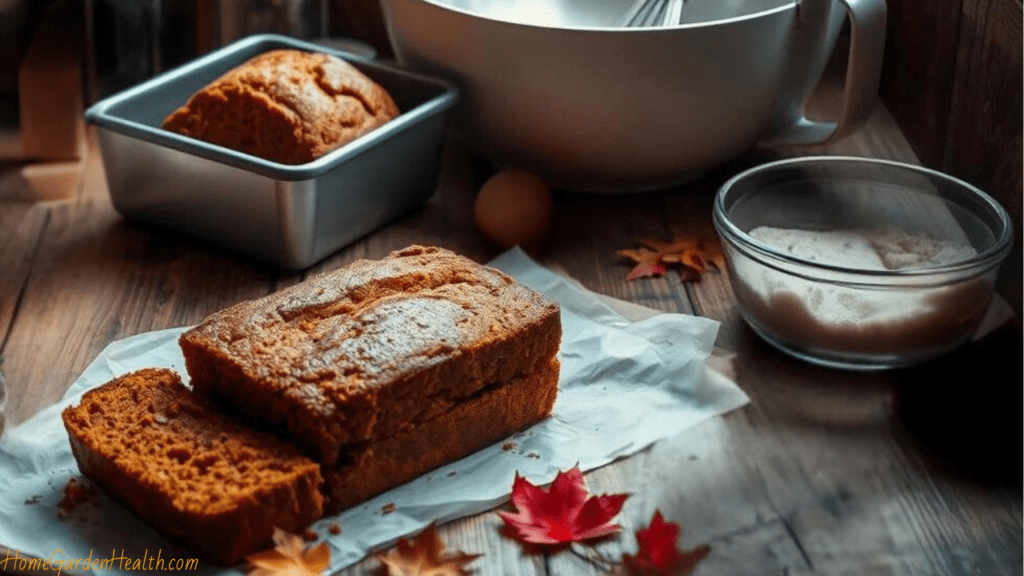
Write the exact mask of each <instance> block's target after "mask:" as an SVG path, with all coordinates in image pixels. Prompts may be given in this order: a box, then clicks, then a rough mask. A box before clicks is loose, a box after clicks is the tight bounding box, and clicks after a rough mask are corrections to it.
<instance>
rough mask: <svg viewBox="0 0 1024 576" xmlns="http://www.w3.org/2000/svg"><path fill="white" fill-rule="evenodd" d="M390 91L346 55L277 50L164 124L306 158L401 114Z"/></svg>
mask: <svg viewBox="0 0 1024 576" xmlns="http://www.w3.org/2000/svg"><path fill="white" fill-rule="evenodd" d="M398 114H399V111H398V106H397V105H396V104H395V101H394V100H393V99H392V98H391V95H390V94H388V92H387V91H386V90H385V89H384V88H383V87H381V86H380V85H378V84H377V83H375V82H374V81H373V80H371V79H370V78H368V77H367V76H366V75H365V74H363V73H362V72H360V71H359V70H358V69H356V68H355V67H354V66H352V65H351V64H349V63H348V62H345V61H344V60H342V59H340V58H337V57H335V56H331V55H328V54H321V53H315V52H303V51H301V50H273V51H270V52H266V53H264V54H261V55H259V56H256V57H255V58H252V59H251V60H249V61H247V62H245V63H244V64H242V65H241V66H238V67H237V68H234V69H233V70H230V71H229V72H227V73H226V74H224V75H223V76H221V77H220V78H218V79H216V80H214V81H213V82H211V83H210V84H208V85H207V86H205V87H204V88H202V89H201V90H199V91H198V92H196V93H195V94H194V95H192V97H191V98H190V99H189V101H188V102H187V103H186V104H185V105H184V106H182V107H181V108H179V109H177V110H175V111H174V112H172V113H171V114H170V115H169V116H168V117H167V118H166V119H164V121H163V128H164V129H166V130H170V131H172V132H177V133H180V134H184V135H186V136H191V137H193V138H197V139H200V140H204V141H207V142H211V143H213V144H218V145H220V146H224V147H227V148H231V149H234V150H238V151H241V152H245V153H248V154H252V155H254V156H259V157H261V158H265V159H267V160H273V161H275V162H281V163H284V164H302V163H306V162H310V161H312V160H315V159H317V158H319V157H321V156H323V155H324V154H326V153H328V152H330V151H331V150H333V149H335V148H337V147H339V146H341V145H343V144H346V143H348V142H351V141H352V140H355V139H356V138H358V137H359V136H362V135H363V134H366V133H367V132H369V131H371V130H373V129H374V128H377V127H378V126H380V125H382V124H384V123H385V122H387V121H388V120H391V119H393V118H394V117H396V116H398Z"/></svg>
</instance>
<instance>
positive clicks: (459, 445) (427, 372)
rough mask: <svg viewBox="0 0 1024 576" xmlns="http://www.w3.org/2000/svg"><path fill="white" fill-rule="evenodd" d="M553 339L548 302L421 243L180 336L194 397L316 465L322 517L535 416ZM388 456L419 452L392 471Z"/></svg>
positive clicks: (551, 367)
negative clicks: (323, 497)
mask: <svg viewBox="0 0 1024 576" xmlns="http://www.w3.org/2000/svg"><path fill="white" fill-rule="evenodd" d="M560 341H561V323H560V320H559V311H558V306H557V304H555V303H554V302H552V301H551V300H549V299H547V298H545V297H544V296H541V295H540V294H537V293H536V292H533V291H532V290H529V289H528V288H526V287H524V286H522V285H520V284H518V283H516V282H515V281H514V280H512V279H511V278H510V277H508V276H507V275H505V274H504V273H502V272H500V271H498V270H494V269H492V268H488V267H486V266H481V265H479V264H476V263H475V262H473V261H471V260H469V259H467V258H464V257H462V256H458V255H456V254H454V253H452V252H450V251H447V250H443V249H440V248H427V247H421V246H412V247H409V248H407V249H405V250H401V251H398V252H394V253H392V254H391V255H389V256H388V257H386V258H384V259H382V260H378V261H367V260H361V261H357V262H354V263H352V264H350V265H349V266H347V267H344V268H342V269H339V270H337V271H335V272H332V273H329V274H325V275H321V276H317V277H314V278H311V279H309V280H307V281H305V282H303V283H301V284H298V285H295V286H292V287H290V288H287V289H285V290H282V291H279V292H277V293H274V294H271V295H269V296H266V297H264V298H261V299H258V300H254V301H249V302H244V303H241V304H238V305H236V306H233V307H231V308H228V309H226V310H223V311H221V312H219V313H216V314H213V315H212V316H210V317H208V318H207V319H206V320H205V321H203V322H202V323H201V324H200V325H199V326H197V327H195V328H193V329H192V330H189V331H188V332H186V333H184V334H183V335H182V337H181V339H180V343H181V348H182V352H183V354H184V356H185V361H186V366H187V368H188V372H189V375H190V377H191V382H192V385H193V387H194V388H195V390H196V392H197V393H198V394H203V395H206V396H209V397H210V398H212V399H214V400H215V401H217V402H218V403H220V404H222V405H224V406H227V407H229V409H230V410H232V411H236V412H237V413H239V414H241V415H243V416H244V417H245V418H247V419H248V420H250V421H252V422H254V423H256V424H257V425H258V426H260V427H262V428H264V429H268V430H274V431H278V432H280V433H282V434H283V435H285V436H286V437H287V438H288V439H289V440H290V441H291V442H293V443H295V444H296V445H298V446H299V447H300V448H302V449H303V450H304V451H305V452H306V453H307V454H309V455H310V456H311V457H312V458H313V459H314V460H316V461H318V462H319V463H320V464H321V465H322V466H323V474H324V475H325V477H326V479H327V484H328V486H327V493H328V495H329V502H328V504H327V509H328V510H329V511H333V510H338V509H340V507H341V506H346V505H350V504H352V503H354V502H355V501H358V500H362V499H365V497H369V496H372V495H374V494H376V493H378V492H381V491H383V490H386V489H388V488H390V487H392V486H394V485H396V484H399V483H401V482H404V481H406V480H409V479H411V478H413V477H415V476H417V475H419V474H422V473H424V472H427V471H428V470H430V469H432V468H434V467H436V466H439V465H441V464H443V463H445V462H448V461H451V460H454V459H457V458H459V457H462V456H465V455H467V454H469V453H470V452H473V451H475V450H477V449H479V448H481V447H483V446H484V445H486V444H488V443H491V442H494V441H495V440H497V439H500V438H502V437H504V436H507V435H509V434H512V433H514V432H516V431H517V430H519V429H521V428H524V427H526V426H528V425H529V424H532V423H534V422H536V421H537V420H539V419H541V418H543V417H544V416H546V415H547V414H549V413H550V411H551V408H552V405H553V402H554V397H555V394H556V390H557V373H558V361H557V358H556V354H557V352H558V347H559V344H560ZM497 398H501V399H503V400H502V401H501V402H498V401H497V400H495V399H497ZM445 431H447V436H448V437H447V438H446V439H445V441H444V442H443V443H440V444H438V443H436V442H432V441H431V442H427V441H426V440H425V439H426V438H438V437H441V436H444V435H445ZM402 446H405V447H410V448H411V447H413V446H420V448H418V449H416V450H412V451H410V452H409V454H408V458H407V459H406V460H404V461H402V462H398V460H396V459H395V458H394V456H395V455H396V454H398V453H399V452H400V451H401V450H402V449H403V448H402ZM382 455H383V456H382ZM382 458H383V459H382ZM388 459H390V460H388ZM371 469H372V470H373V471H374V473H373V474H372V475H371V474H365V475H364V476H363V477H362V478H360V479H359V480H358V482H360V486H359V487H358V488H355V487H353V488H352V491H353V493H354V494H357V496H356V497H354V498H341V496H340V492H341V491H343V488H341V487H342V486H350V487H351V486H353V484H352V481H351V478H352V477H353V474H358V471H360V470H364V471H365V470H371ZM340 477H345V478H349V479H348V480H344V481H342V480H337V479H338V478H340ZM331 478H334V479H335V480H334V481H332V480H331ZM332 494H333V495H332Z"/></svg>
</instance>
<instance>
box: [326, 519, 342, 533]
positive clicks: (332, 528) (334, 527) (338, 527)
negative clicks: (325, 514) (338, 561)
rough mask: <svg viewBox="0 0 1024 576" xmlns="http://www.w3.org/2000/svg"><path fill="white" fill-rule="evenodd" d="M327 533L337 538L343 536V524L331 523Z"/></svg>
mask: <svg viewBox="0 0 1024 576" xmlns="http://www.w3.org/2000/svg"><path fill="white" fill-rule="evenodd" d="M327 531H328V532H330V533H331V534H334V535H335V536H337V535H338V534H341V524H338V523H337V522H331V523H330V524H328V525H327Z"/></svg>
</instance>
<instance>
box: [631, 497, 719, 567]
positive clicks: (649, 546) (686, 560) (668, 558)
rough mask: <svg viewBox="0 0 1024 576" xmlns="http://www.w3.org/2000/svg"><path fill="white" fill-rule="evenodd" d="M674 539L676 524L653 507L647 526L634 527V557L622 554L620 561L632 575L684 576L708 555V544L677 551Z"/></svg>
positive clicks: (676, 537) (676, 532)
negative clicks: (635, 529) (635, 550)
mask: <svg viewBox="0 0 1024 576" xmlns="http://www.w3.org/2000/svg"><path fill="white" fill-rule="evenodd" d="M678 539H679V525H678V524H676V523H675V522H666V521H665V519H664V518H663V517H662V515H661V511H660V510H657V511H655V512H654V517H653V518H652V519H651V524H650V526H648V527H647V528H644V529H643V530H637V533H636V541H637V545H638V546H639V548H640V549H639V551H638V552H637V553H636V555H635V556H631V555H629V554H623V555H622V563H623V565H624V566H625V567H626V569H627V570H628V571H629V574H631V575H633V576H688V575H689V574H691V573H692V572H693V569H694V568H695V567H696V566H697V564H698V563H699V562H700V561H701V560H702V559H703V558H704V557H705V556H707V555H708V552H710V551H711V547H710V546H708V545H706V544H705V545H703V546H698V547H697V548H694V549H692V550H686V551H680V550H679V548H678V547H676V541H677V540H678Z"/></svg>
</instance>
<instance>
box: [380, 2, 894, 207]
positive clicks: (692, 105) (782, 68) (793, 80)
mask: <svg viewBox="0 0 1024 576" xmlns="http://www.w3.org/2000/svg"><path fill="white" fill-rule="evenodd" d="M631 3H632V2H630V1H627V0H503V1H501V2H498V1H493V0H382V2H381V4H382V8H383V12H384V18H385V22H386V24H387V27H388V31H389V34H390V38H391V42H392V45H393V47H394V49H395V52H396V55H397V56H398V59H399V61H400V63H402V64H403V65H405V66H408V67H411V68H413V69H416V70H421V71H428V72H430V73H434V74H439V75H442V76H446V77H448V78H450V79H452V80H454V81H455V82H456V83H458V84H460V85H461V88H462V91H461V94H462V96H463V97H462V99H461V101H460V104H459V105H458V106H457V108H456V110H455V113H454V116H453V125H454V128H455V131H456V133H457V134H458V135H460V136H462V137H464V138H466V139H468V140H469V142H470V143H472V144H474V145H475V146H477V147H478V148H479V149H481V150H482V151H483V152H485V153H486V154H487V155H488V156H489V157H490V158H491V160H492V161H494V163H495V164H497V165H498V166H499V167H521V168H526V169H529V170H532V171H534V172H537V173H539V174H540V175H541V176H543V177H544V178H545V179H546V180H547V181H548V182H549V183H550V184H552V185H554V186H557V187H563V188H572V189H583V190H602V191H636V190H643V189H652V188H658V187H663V186H667V185H670V184H674V183H679V182H682V181H685V180H688V179H690V178H693V177H694V176H696V175H697V174H699V173H701V172H703V171H705V170H707V169H708V168H710V167H712V166H714V165H715V164H717V163H720V162H723V161H725V160H728V159H729V158H732V157H734V156H736V155H738V154H740V153H741V152H743V151H744V150H746V149H748V148H749V147H751V146H752V145H754V144H755V143H757V142H759V141H764V140H766V139H767V140H775V141H779V142H787V143H792V142H820V141H824V140H827V139H828V138H830V137H833V138H834V137H836V136H838V135H841V134H844V133H846V132H848V131H850V130H852V129H854V128H856V127H857V126H858V125H859V124H860V123H861V122H862V121H863V120H864V119H865V118H866V117H867V115H868V114H869V113H870V111H871V108H872V106H873V104H874V101H875V97H876V92H877V86H878V76H879V71H880V69H881V62H882V58H881V55H882V47H883V44H884V36H885V3H884V0H800V1H799V2H797V1H795V0H688V2H687V3H686V5H684V7H683V20H682V21H683V22H684V23H682V24H679V25H675V26H667V27H657V28H621V27H616V26H615V22H616V21H617V20H618V19H619V18H620V17H621V16H622V14H623V13H624V12H625V11H626V10H627V9H628V7H629V5H630V4H631ZM847 14H849V16H850V18H849V21H850V23H851V38H852V41H851V50H850V59H849V67H848V72H847V77H846V80H847V87H846V98H845V102H844V105H843V110H841V111H839V112H838V114H837V116H838V121H837V122H834V123H831V122H830V123H814V122H808V121H807V119H806V118H805V117H804V115H803V113H802V107H803V104H804V101H805V100H806V98H807V96H808V95H809V94H810V92H811V91H812V90H813V88H814V86H815V85H816V83H817V81H818V80H819V79H820V76H821V73H822V70H823V69H824V67H825V64H826V62H827V61H828V59H829V57H830V55H831V53H832V50H833V47H834V45H835V43H836V39H837V37H838V36H839V32H840V30H841V29H842V27H843V22H844V16H846V15H847Z"/></svg>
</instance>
